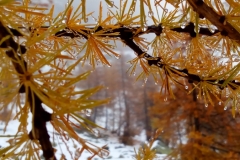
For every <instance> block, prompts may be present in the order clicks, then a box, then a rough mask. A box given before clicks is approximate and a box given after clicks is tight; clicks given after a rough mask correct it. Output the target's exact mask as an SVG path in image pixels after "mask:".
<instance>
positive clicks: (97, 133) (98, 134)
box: [92, 128, 100, 137]
mask: <svg viewBox="0 0 240 160" xmlns="http://www.w3.org/2000/svg"><path fill="white" fill-rule="evenodd" d="M92 133H93V134H94V135H95V136H96V137H99V136H100V132H99V130H98V129H96V128H93V129H92Z"/></svg>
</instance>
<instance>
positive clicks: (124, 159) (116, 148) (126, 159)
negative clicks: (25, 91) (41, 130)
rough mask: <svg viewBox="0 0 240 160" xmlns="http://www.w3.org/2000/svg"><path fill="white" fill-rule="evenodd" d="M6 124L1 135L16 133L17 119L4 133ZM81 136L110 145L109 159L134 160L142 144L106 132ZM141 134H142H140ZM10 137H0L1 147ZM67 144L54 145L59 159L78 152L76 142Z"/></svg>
mask: <svg viewBox="0 0 240 160" xmlns="http://www.w3.org/2000/svg"><path fill="white" fill-rule="evenodd" d="M4 126H5V124H4V123H2V122H1V123H0V135H14V133H16V131H17V127H18V122H17V121H11V122H10V123H9V125H8V127H7V131H6V132H5V133H4V134H3V131H2V129H3V128H4ZM48 128H49V126H48ZM79 135H80V137H81V138H83V139H85V140H86V141H88V142H90V143H92V144H94V145H96V146H99V147H101V146H104V145H107V146H108V148H109V149H108V150H109V155H108V156H106V158H104V159H108V160H134V157H133V156H134V155H135V152H134V148H135V149H136V150H137V149H138V147H139V146H140V144H137V145H135V146H125V145H123V144H121V143H119V140H118V138H117V136H114V135H111V134H105V133H103V134H102V136H100V137H99V138H96V137H94V135H92V134H90V133H87V132H83V133H79ZM140 136H141V135H140ZM8 139H9V138H5V137H1V138H0V145H1V147H6V146H9V143H8V142H6V141H7V140H8ZM137 139H141V138H140V137H137ZM67 146H68V149H67V148H66V146H65V145H64V143H61V140H60V141H59V143H58V144H55V145H54V148H56V149H57V152H56V156H57V159H60V157H61V154H62V153H64V155H65V156H66V159H67V160H71V159H73V157H71V156H70V154H69V153H68V152H69V151H70V152H72V153H73V156H74V154H75V153H76V144H74V143H73V142H72V141H71V140H69V141H67ZM90 156H91V154H90V153H89V152H88V151H84V152H83V153H82V155H81V157H80V158H79V159H83V160H85V159H86V160H87V158H88V157H90ZM164 157H165V155H158V158H156V160H162V159H163V158H164ZM102 159H103V158H100V157H99V156H95V157H94V158H93V160H102Z"/></svg>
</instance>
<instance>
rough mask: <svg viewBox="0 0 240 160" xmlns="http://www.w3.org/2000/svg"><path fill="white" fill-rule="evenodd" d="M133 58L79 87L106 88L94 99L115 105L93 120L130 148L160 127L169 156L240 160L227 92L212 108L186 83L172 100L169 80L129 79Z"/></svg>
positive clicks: (238, 121)
mask: <svg viewBox="0 0 240 160" xmlns="http://www.w3.org/2000/svg"><path fill="white" fill-rule="evenodd" d="M176 45H177V44H176ZM132 58H133V57H132V56H131V55H128V54H126V53H124V51H123V53H121V57H120V58H119V59H116V58H115V57H113V58H112V59H111V64H113V65H112V66H111V67H107V66H102V65H99V66H97V67H96V69H95V70H93V72H92V74H91V75H90V76H89V77H88V79H86V80H85V81H84V82H81V83H79V84H78V85H77V88H79V89H86V88H93V87H96V86H99V85H100V86H103V89H102V90H101V91H100V92H98V93H97V94H95V95H93V96H92V98H93V99H104V98H108V97H109V98H111V101H110V103H108V104H105V105H103V106H100V107H97V108H94V109H93V110H89V111H88V112H89V114H86V117H87V118H88V119H90V120H91V121H93V122H95V123H96V124H99V125H100V126H101V127H104V128H105V129H106V130H108V131H109V132H111V133H113V134H116V135H117V136H118V137H119V139H120V141H121V142H122V143H124V144H126V145H134V144H135V141H134V140H133V137H134V136H136V135H140V134H142V133H144V135H145V138H146V140H150V139H151V137H152V136H153V135H154V133H155V131H156V130H157V129H160V130H161V132H162V133H161V135H160V136H159V137H158V139H157V140H158V144H159V146H160V148H155V149H156V150H157V151H158V149H160V151H158V152H161V153H169V157H179V158H180V159H183V160H185V159H191V160H192V159H194V160H200V159H203V160H206V159H208V160H211V159H213V160H216V159H233V160H234V159H235V160H237V159H240V116H239V115H237V116H236V117H235V118H233V115H232V111H231V110H232V108H233V107H232V106H230V103H229V104H228V103H223V100H224V98H225V97H226V98H227V96H228V94H227V93H226V94H225V95H224V96H225V97H222V100H219V99H217V98H215V97H212V99H213V103H214V104H215V106H211V105H209V106H208V105H205V103H204V102H203V101H200V100H199V99H200V98H199V97H198V93H197V91H196V90H194V91H193V92H192V93H190V94H188V92H189V91H191V90H192V89H193V88H194V87H195V86H192V84H189V83H188V82H187V81H182V83H181V84H180V85H181V86H182V87H174V86H173V88H174V89H173V90H174V92H175V95H176V97H175V99H173V98H169V97H168V96H166V95H164V94H162V93H161V92H164V88H160V86H161V84H162V83H164V82H160V81H159V82H158V83H155V82H154V80H153V79H151V78H149V79H147V80H139V81H136V78H137V77H136V76H129V73H128V72H127V70H128V69H129V67H130V64H129V65H127V64H126V62H128V61H129V60H131V59H132ZM87 70H92V67H91V66H88V65H85V66H84V67H82V66H80V67H79V68H78V69H76V70H75V72H81V73H83V72H84V71H87ZM137 71H139V73H140V70H137ZM136 75H138V74H137V73H136ZM233 109H234V108H233ZM6 112H7V110H4V111H3V112H1V115H0V118H1V120H2V121H4V119H6V118H9V117H5V115H8V114H6ZM79 132H81V130H79ZM162 148H165V150H163V149H162Z"/></svg>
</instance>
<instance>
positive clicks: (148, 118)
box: [143, 86, 153, 140]
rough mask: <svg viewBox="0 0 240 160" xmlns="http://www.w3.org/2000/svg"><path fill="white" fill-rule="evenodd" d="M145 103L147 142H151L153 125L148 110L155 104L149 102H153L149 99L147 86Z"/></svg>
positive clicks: (144, 92)
mask: <svg viewBox="0 0 240 160" xmlns="http://www.w3.org/2000/svg"><path fill="white" fill-rule="evenodd" d="M143 101H144V108H143V109H144V120H145V131H146V138H147V140H149V139H150V138H151V136H152V127H151V123H150V117H149V114H148V113H149V112H148V108H149V107H151V106H152V105H153V104H150V103H149V102H151V101H150V100H149V99H148V98H147V91H146V86H144V89H143Z"/></svg>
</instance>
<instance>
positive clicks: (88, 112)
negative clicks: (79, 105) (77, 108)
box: [85, 109, 92, 117]
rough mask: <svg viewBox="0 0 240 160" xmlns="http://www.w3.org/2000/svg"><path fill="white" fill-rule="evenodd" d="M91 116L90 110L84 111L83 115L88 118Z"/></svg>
mask: <svg viewBox="0 0 240 160" xmlns="http://www.w3.org/2000/svg"><path fill="white" fill-rule="evenodd" d="M91 114H92V110H91V109H86V111H85V115H86V116H88V117H90V116H91Z"/></svg>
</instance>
